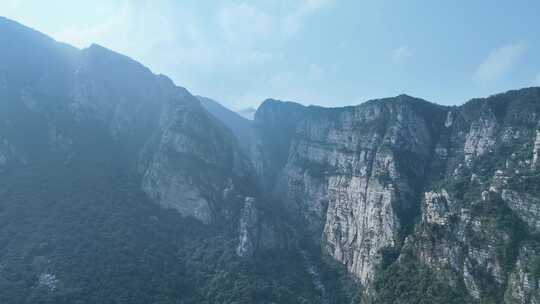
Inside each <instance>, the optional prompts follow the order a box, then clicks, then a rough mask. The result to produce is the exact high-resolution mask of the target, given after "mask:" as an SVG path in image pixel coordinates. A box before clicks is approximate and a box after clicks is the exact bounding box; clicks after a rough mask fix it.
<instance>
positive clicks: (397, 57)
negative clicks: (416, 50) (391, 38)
mask: <svg viewBox="0 0 540 304" xmlns="http://www.w3.org/2000/svg"><path fill="white" fill-rule="evenodd" d="M412 55H413V52H412V51H411V49H410V48H409V47H408V46H406V45H403V46H400V47H398V48H396V49H394V50H392V61H393V62H394V63H397V64H399V63H402V62H405V61H406V60H408V59H409V58H411V57H412Z"/></svg>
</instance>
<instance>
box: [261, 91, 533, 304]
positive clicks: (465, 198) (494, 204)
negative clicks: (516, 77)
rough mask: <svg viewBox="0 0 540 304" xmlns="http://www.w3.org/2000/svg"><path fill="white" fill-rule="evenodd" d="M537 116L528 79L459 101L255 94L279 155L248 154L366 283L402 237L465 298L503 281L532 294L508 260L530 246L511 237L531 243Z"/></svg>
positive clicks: (325, 245) (316, 236)
mask: <svg viewBox="0 0 540 304" xmlns="http://www.w3.org/2000/svg"><path fill="white" fill-rule="evenodd" d="M287 107H290V111H289V112H287V110H286V108H287ZM284 112H285V113H287V115H281V116H280V113H284ZM267 113H268V114H267ZM291 115H292V117H291ZM539 119H540V89H538V88H530V89H523V90H520V91H511V92H508V93H505V94H500V95H495V96H492V97H490V98H486V99H475V100H472V101H470V102H467V103H466V104H464V105H463V106H460V107H443V106H438V105H435V104H431V103H428V102H426V101H423V100H419V99H415V98H412V97H408V96H405V95H402V96H398V97H396V98H389V99H382V100H374V101H369V102H366V103H364V104H362V105H359V106H355V107H344V108H319V107H303V108H302V107H299V105H296V104H290V103H280V102H278V101H267V102H265V103H263V104H262V105H261V107H260V108H259V111H258V113H257V115H256V119H255V124H256V126H257V127H258V134H259V136H260V137H261V138H262V139H260V141H261V142H272V143H279V145H278V144H274V149H280V153H281V154H278V155H282V156H280V157H279V158H274V159H272V158H270V157H265V153H264V151H262V152H260V153H258V154H257V155H259V156H261V155H262V161H261V162H262V163H263V164H267V163H269V164H270V165H263V166H262V168H263V169H264V168H265V167H270V168H272V170H277V171H278V172H277V173H271V174H269V173H263V174H262V175H261V179H262V180H263V183H264V184H266V185H272V189H273V190H272V193H273V197H274V198H275V199H276V201H277V202H280V204H282V205H283V208H285V209H286V210H288V213H289V214H290V215H291V217H292V218H293V220H295V221H298V223H301V225H300V226H301V227H304V228H305V229H304V231H305V233H306V234H307V235H309V236H310V237H311V238H312V239H313V240H314V241H315V242H320V244H321V245H322V251H323V253H326V254H328V255H330V256H332V257H333V258H334V259H335V260H337V261H339V262H340V263H342V264H344V265H345V266H346V267H347V269H348V270H349V271H350V272H351V273H352V274H354V275H355V276H356V277H357V278H358V279H359V280H360V282H361V283H362V284H364V286H366V287H369V286H370V284H371V282H372V281H373V279H374V277H375V276H376V275H377V273H378V272H380V271H381V269H380V267H381V266H382V260H383V259H388V258H390V259H391V260H390V262H391V263H392V262H393V263H399V258H398V256H399V252H403V250H405V248H407V250H409V249H412V250H413V251H414V252H415V255H416V256H417V257H418V258H419V259H420V260H421V261H422V263H424V264H426V265H428V266H429V267H430V268H431V269H434V270H436V271H437V272H439V273H440V275H441V277H445V278H446V279H445V280H448V282H449V284H450V285H451V286H461V285H460V284H462V285H463V286H465V288H466V289H467V293H468V294H469V295H470V296H471V297H472V298H473V299H474V298H476V299H487V298H490V297H495V298H497V299H502V298H503V293H504V290H505V288H508V291H507V294H509V296H507V298H508V297H510V295H511V294H515V293H519V295H517V297H518V298H520V297H521V298H523V299H533V298H534V297H535V296H531V294H534V293H535V292H537V291H535V290H537V289H536V287H534V286H536V285H535V284H529V285H530V286H533V287H530V286H529V285H526V284H524V283H523V282H522V281H523V280H525V279H524V275H523V274H519V271H520V270H519V269H520V267H522V266H520V265H523V264H524V263H532V262H531V260H530V259H531V258H529V257H530V256H534V254H529V255H526V254H519V252H521V251H520V250H521V249H519V248H522V247H521V246H529V245H522V244H525V243H527V242H533V243H534V244H537V243H536V242H537V241H534V239H535V238H534V234H535V233H537V232H538V219H539V218H540V214H539V209H538V208H539V207H538V206H539V204H538V203H539V199H538V190H539V188H538V185H539V183H538V181H539V180H538V171H537V169H536V168H537V166H536V165H535V164H536V162H537V155H538V135H537V128H538V126H539V125H538V121H539ZM278 121H279V122H282V125H281V127H280V128H278V127H276V126H275V125H276V122H278ZM284 126H286V128H284ZM273 130H275V133H273V132H272V131H273ZM260 147H263V146H262V145H260V146H259V148H260ZM535 246H536V245H535ZM527 248H530V246H529V247H527ZM523 250H525V249H523ZM529 252H530V249H529ZM396 253H397V255H396ZM524 259H525V260H527V259H528V260H527V261H523V260H524ZM515 271H517V272H518V273H517V274H513V273H514V272H515ZM520 280H521V281H520ZM520 282H521V283H520ZM519 284H521V285H519ZM525 285H526V286H529V287H523V286H525ZM519 286H521V287H519ZM369 290H370V289H369V288H368V291H369ZM514 296H516V295H514ZM531 301H533V300H524V302H523V303H534V302H531Z"/></svg>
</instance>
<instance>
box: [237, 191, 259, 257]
mask: <svg viewBox="0 0 540 304" xmlns="http://www.w3.org/2000/svg"><path fill="white" fill-rule="evenodd" d="M257 225H258V214H257V209H256V207H255V205H254V199H253V198H252V197H246V200H245V202H244V207H243V208H242V213H241V215H240V223H239V225H238V226H239V240H238V246H237V247H236V254H237V255H239V256H241V257H247V256H252V255H253V253H254V252H255V249H256V246H257V245H256V242H257V232H258V231H257Z"/></svg>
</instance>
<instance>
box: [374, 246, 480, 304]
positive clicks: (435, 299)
mask: <svg viewBox="0 0 540 304" xmlns="http://www.w3.org/2000/svg"><path fill="white" fill-rule="evenodd" d="M458 285H459V284H458ZM367 302H368V303H370V304H432V303H445V304H454V303H455V304H462V303H472V301H471V299H470V298H469V297H468V295H467V291H466V289H465V287H464V286H454V287H452V286H450V285H449V282H448V280H447V279H443V276H442V275H440V276H439V275H438V274H437V273H436V272H435V271H433V270H431V269H429V268H428V267H427V266H426V265H424V264H422V263H421V262H420V261H418V260H417V259H416V258H415V257H414V255H413V254H412V253H411V252H404V253H403V254H402V256H401V258H400V259H399V261H398V262H397V263H394V264H392V265H391V266H389V267H388V268H386V269H384V270H381V271H379V272H378V274H377V276H376V277H375V282H374V284H373V291H372V295H371V296H369V297H368V301H367Z"/></svg>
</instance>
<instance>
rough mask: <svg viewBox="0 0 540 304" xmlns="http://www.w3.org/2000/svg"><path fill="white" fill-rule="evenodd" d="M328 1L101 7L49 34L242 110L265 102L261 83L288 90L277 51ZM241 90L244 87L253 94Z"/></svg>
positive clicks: (318, 73)
mask: <svg viewBox="0 0 540 304" xmlns="http://www.w3.org/2000/svg"><path fill="white" fill-rule="evenodd" d="M0 1H1V0H0ZM333 1H334V0H296V1H274V0H271V1H270V0H269V1H266V0H261V1H257V2H251V1H235V2H232V1H231V2H223V3H222V4H219V5H214V6H210V10H206V11H204V12H201V11H199V10H198V9H199V7H197V6H190V5H178V2H176V1H159V5H156V3H155V2H154V1H129V0H122V1H119V2H112V1H98V2H96V6H97V5H98V4H99V7H97V8H99V10H100V13H99V14H96V16H97V17H96V18H93V19H91V22H89V23H88V21H86V22H76V23H71V24H69V25H67V26H62V27H61V31H58V32H56V33H53V34H52V36H53V37H54V38H55V39H57V40H59V41H65V42H68V43H70V44H73V45H75V46H77V47H80V48H83V47H86V46H88V45H90V44H91V43H98V44H101V45H103V46H105V47H107V48H110V49H112V50H115V51H118V52H120V53H123V54H126V55H128V56H130V57H132V58H134V59H136V60H138V61H140V62H142V63H143V64H145V65H148V66H149V67H150V68H151V69H152V70H153V71H155V72H157V73H164V74H166V75H168V76H170V77H171V78H172V79H173V80H174V81H175V82H176V83H177V84H178V85H181V86H185V87H187V88H188V89H190V90H192V91H193V92H194V93H196V94H202V95H208V96H210V97H215V98H217V99H220V100H221V101H224V102H225V103H228V105H229V106H232V107H245V106H247V105H250V104H252V103H254V102H259V101H260V100H259V99H260V98H266V97H269V96H264V95H266V94H269V93H268V92H269V91H270V90H273V88H271V87H268V86H266V85H265V86H261V83H268V84H269V85H272V86H278V87H279V86H290V85H291V84H292V82H293V79H291V78H290V77H285V78H284V77H283V76H284V75H281V74H280V71H277V70H276V69H275V68H274V67H277V66H280V64H282V62H283V61H285V60H286V58H285V57H284V55H283V54H282V53H281V52H282V50H283V48H282V47H281V46H282V45H284V44H286V43H288V41H290V39H291V38H292V37H293V36H294V35H297V34H299V32H300V31H301V30H302V28H303V27H304V26H305V23H306V22H307V20H308V18H310V17H311V16H312V15H313V14H315V13H316V12H319V11H320V10H322V9H323V8H325V7H327V6H328V5H330V4H331V3H332V2H333ZM97 8H96V9H97ZM305 71H306V72H307V76H308V77H309V78H310V79H318V78H320V77H322V76H323V71H322V69H321V68H320V67H318V66H316V65H313V66H307V67H306V70H305ZM231 75H233V76H231ZM304 76H306V74H304ZM268 79H272V80H273V81H268ZM267 81H268V82H267ZM238 87H242V88H249V90H250V91H251V93H250V95H249V96H248V95H242V94H245V92H240V90H238ZM274 91H275V90H274ZM257 95H258V96H259V97H260V98H253V97H254V96H257ZM248 98H253V99H251V100H250V101H249V102H248Z"/></svg>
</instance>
